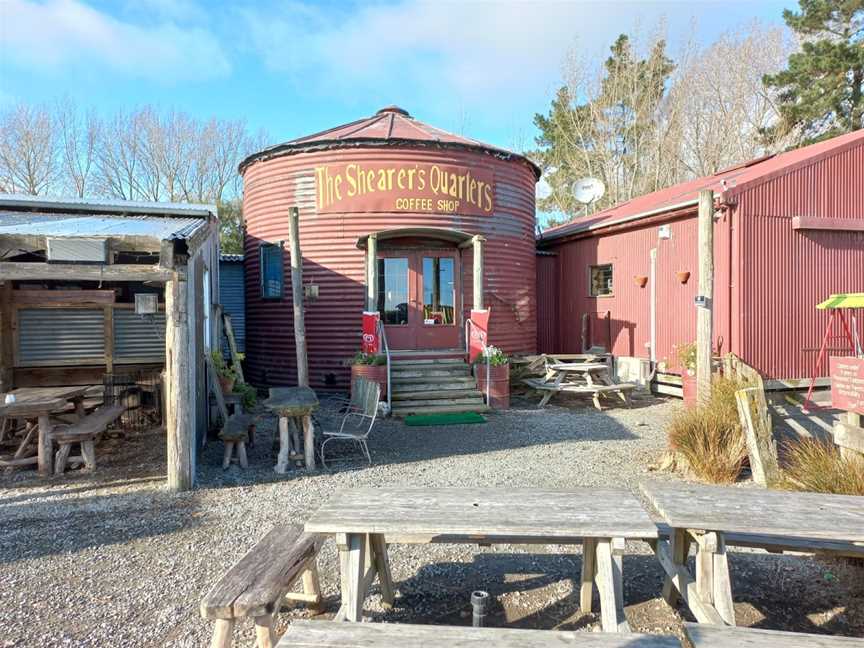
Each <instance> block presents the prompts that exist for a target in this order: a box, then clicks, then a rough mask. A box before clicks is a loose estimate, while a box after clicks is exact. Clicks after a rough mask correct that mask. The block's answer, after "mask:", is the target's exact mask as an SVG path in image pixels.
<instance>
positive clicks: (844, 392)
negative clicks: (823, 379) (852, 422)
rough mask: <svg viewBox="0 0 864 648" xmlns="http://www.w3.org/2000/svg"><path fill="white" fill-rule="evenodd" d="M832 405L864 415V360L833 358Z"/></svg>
mask: <svg viewBox="0 0 864 648" xmlns="http://www.w3.org/2000/svg"><path fill="white" fill-rule="evenodd" d="M831 404H832V405H833V406H834V407H836V408H837V409H841V410H846V411H847V412H856V413H857V414H864V358H837V357H832V358H831Z"/></svg>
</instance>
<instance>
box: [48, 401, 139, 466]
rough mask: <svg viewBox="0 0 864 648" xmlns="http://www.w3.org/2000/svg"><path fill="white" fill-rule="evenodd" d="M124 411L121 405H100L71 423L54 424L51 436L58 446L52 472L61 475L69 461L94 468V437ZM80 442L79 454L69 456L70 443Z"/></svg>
mask: <svg viewBox="0 0 864 648" xmlns="http://www.w3.org/2000/svg"><path fill="white" fill-rule="evenodd" d="M124 411H125V408H124V407H123V406H122V405H109V406H108V407H101V408H99V409H98V410H96V411H95V412H93V413H92V414H90V415H88V416H86V417H84V418H83V419H81V420H80V421H78V422H77V423H73V424H72V425H56V426H54V429H53V430H51V438H52V439H53V440H54V441H56V442H57V444H58V445H59V446H60V447H59V449H58V450H57V454H56V456H55V459H54V474H55V475H62V474H63V472H64V471H65V470H66V464H67V463H68V462H69V461H73V462H78V463H83V464H84V468H85V469H86V470H91V471H92V470H96V438H97V437H98V436H99V435H100V434H102V433H103V432H104V431H105V430H106V429H107V427H108V426H109V425H111V423H113V422H114V421H116V420H117V419H118V418H120V416H121V415H122V414H123V412H124ZM75 443H80V444H81V456H80V457H70V456H69V453H70V452H71V449H72V445H73V444H75Z"/></svg>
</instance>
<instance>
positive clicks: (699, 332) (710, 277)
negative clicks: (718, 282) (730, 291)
mask: <svg viewBox="0 0 864 648" xmlns="http://www.w3.org/2000/svg"><path fill="white" fill-rule="evenodd" d="M698 227H699V295H700V296H701V297H702V298H703V300H704V301H703V302H702V303H701V304H698V305H697V307H696V400H697V402H699V403H702V404H704V403H707V402H708V399H709V398H711V349H712V341H713V338H714V332H713V328H712V327H713V321H712V320H713V314H714V192H713V191H711V190H710V189H703V190H702V191H700V192H699V219H698Z"/></svg>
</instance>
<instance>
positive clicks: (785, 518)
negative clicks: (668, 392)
mask: <svg viewBox="0 0 864 648" xmlns="http://www.w3.org/2000/svg"><path fill="white" fill-rule="evenodd" d="M641 489H642V492H643V494H644V495H645V496H646V497H647V498H648V500H649V501H650V502H651V505H652V506H653V507H654V508H655V509H656V510H657V512H658V513H659V514H660V515H661V516H662V517H663V519H664V521H665V523H666V524H667V525H668V526H669V527H670V530H669V539H668V540H666V539H663V538H661V539H659V540H658V541H657V542H656V543H654V552H655V553H656V555H657V558H658V559H659V561H660V564H661V565H662V566H663V568H664V570H665V571H666V574H667V577H666V582H665V584H664V586H663V598H664V599H666V601H667V602H668V603H669V604H670V605H674V603H675V602H676V600H677V598H678V596H679V595H680V597H681V598H682V599H684V601H685V602H686V603H687V605H688V607H689V608H690V611H691V612H692V613H693V616H695V617H696V619H697V620H698V621H700V622H702V623H714V624H721V625H722V624H728V625H735V610H734V607H733V602H732V587H731V581H730V577H729V563H728V559H727V555H726V547H727V545H730V544H732V543H733V542H734V543H735V544H739V545H742V546H751V547H762V548H765V549H768V550H774V551H778V550H780V551H782V550H794V551H801V552H805V551H807V552H811V553H829V554H831V553H834V554H837V555H856V551H857V549H858V548H864V505H862V503H861V502H862V500H861V497H858V496H852V495H825V494H821V493H798V492H783V491H766V490H762V489H758V490H757V489H748V488H730V487H722V486H704V485H698V484H680V483H676V484H660V483H647V484H642V485H641ZM691 544H695V546H696V574H695V578H694V577H693V575H692V574H691V573H690V571H689V570H688V568H687V557H688V555H689V552H690V546H691Z"/></svg>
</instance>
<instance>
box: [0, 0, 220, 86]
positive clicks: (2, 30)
mask: <svg viewBox="0 0 864 648" xmlns="http://www.w3.org/2000/svg"><path fill="white" fill-rule="evenodd" d="M0 24H2V26H0V55H2V57H3V58H4V59H5V60H6V61H7V62H10V63H13V64H15V65H17V66H18V67H21V68H24V69H27V70H33V69H35V70H41V71H47V72H54V73H62V72H65V71H68V70H69V69H70V68H75V67H87V68H91V69H93V70H95V71H97V72H98V71H100V70H105V69H107V70H112V71H115V72H118V73H120V74H122V75H124V76H126V77H131V78H142V79H151V80H157V81H164V82H169V83H170V82H175V81H187V80H196V81H197V80H206V79H212V78H218V77H223V76H226V75H227V74H228V73H230V70H231V66H230V64H229V62H228V59H227V57H226V55H225V53H224V52H223V50H222V48H221V47H220V44H219V42H218V41H217V39H216V38H215V36H213V35H212V34H211V33H210V32H209V31H207V30H205V29H202V28H200V27H180V26H178V25H177V24H176V23H175V22H173V21H172V20H168V19H166V20H162V21H160V22H158V23H155V24H148V25H141V24H133V23H131V22H126V21H123V20H121V19H118V18H115V17H113V16H111V15H108V14H107V13H103V12H101V11H98V10H96V9H94V8H92V7H89V6H87V5H85V4H84V3H82V2H79V1H78V0H48V1H47V2H44V3H40V2H33V1H32V0H4V1H3V2H2V5H0Z"/></svg>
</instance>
